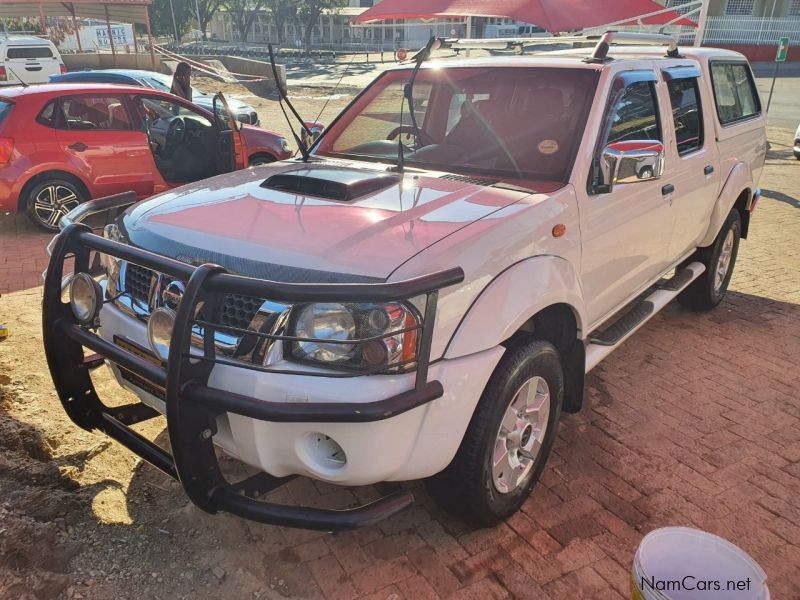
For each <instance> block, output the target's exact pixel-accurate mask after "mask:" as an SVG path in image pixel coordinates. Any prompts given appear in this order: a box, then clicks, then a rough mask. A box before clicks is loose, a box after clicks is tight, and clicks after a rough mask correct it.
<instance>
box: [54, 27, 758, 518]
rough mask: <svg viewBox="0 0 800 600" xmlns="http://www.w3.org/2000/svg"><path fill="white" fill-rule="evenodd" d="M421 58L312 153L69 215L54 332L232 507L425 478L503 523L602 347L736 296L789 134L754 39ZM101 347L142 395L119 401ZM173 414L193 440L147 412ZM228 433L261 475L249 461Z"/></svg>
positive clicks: (197, 495) (66, 373) (65, 373)
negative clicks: (232, 475) (263, 495)
mask: <svg viewBox="0 0 800 600" xmlns="http://www.w3.org/2000/svg"><path fill="white" fill-rule="evenodd" d="M450 43H451V45H453V46H457V45H458V43H457V42H452V41H451V42H450ZM623 43H624V44H628V45H630V44H637V45H636V46H629V47H624V48H623V47H615V45H622V44H623ZM665 48H666V50H665ZM422 58H424V56H423V57H422ZM422 58H418V60H417V61H416V62H415V63H414V64H413V65H411V66H408V65H404V66H400V67H398V68H394V69H390V70H388V71H386V72H384V73H383V74H382V75H380V76H379V77H378V78H377V79H376V80H375V81H374V82H373V83H372V84H371V85H370V86H368V87H367V88H366V89H365V90H364V91H363V92H362V93H361V94H360V95H359V96H358V97H357V98H356V99H355V100H354V101H353V102H352V104H351V105H350V106H349V107H348V108H347V109H346V110H345V111H344V112H343V113H342V114H341V115H340V116H339V117H338V118H337V119H336V120H335V122H334V123H333V124H332V125H331V126H330V127H329V128H328V129H327V130H326V131H325V132H324V133H323V134H322V136H321V137H320V138H319V139H318V140H317V142H316V143H315V145H314V146H313V147H312V149H311V151H310V153H309V155H308V156H305V157H304V158H303V159H297V160H290V161H284V162H278V163H274V164H272V165H268V166H262V167H257V168H252V169H248V170H245V171H239V172H236V173H231V174H227V175H222V176H219V177H215V178H212V179H209V180H206V181H202V182H199V183H196V184H190V185H187V186H185V187H182V188H180V189H176V190H172V191H169V192H166V193H164V194H161V195H159V196H157V197H155V198H153V199H150V200H148V201H145V202H143V203H138V204H133V201H132V199H131V198H130V197H127V196H124V195H123V196H121V197H110V198H106V199H102V200H96V201H92V202H89V203H87V204H85V205H83V206H81V207H79V208H78V209H76V211H74V212H73V214H72V215H70V217H69V221H71V223H69V224H68V225H67V226H66V227H65V228H64V229H63V231H62V232H61V233H60V235H59V236H58V237H57V238H56V239H55V240H54V243H53V245H52V248H51V250H52V261H51V263H50V267H49V269H48V272H47V279H46V284H45V300H44V343H45V349H46V353H47V359H48V361H49V365H50V369H51V372H52V376H53V380H54V382H55V386H56V389H57V391H58V395H59V397H60V399H61V401H62V402H63V405H64V407H65V409H66V411H67V412H68V413H69V415H70V417H71V418H72V419H73V421H74V422H75V423H77V424H78V425H80V426H81V427H83V428H85V429H88V430H92V429H99V430H101V431H104V432H105V433H107V434H108V435H110V436H111V437H113V438H115V439H117V440H118V441H120V442H121V443H122V444H124V445H125V446H127V447H128V448H130V449H131V450H132V451H134V452H135V453H137V454H138V455H140V456H141V457H143V458H144V459H146V460H148V461H149V462H151V463H152V464H153V465H155V466H156V467H158V468H160V469H161V470H163V471H164V472H165V473H166V474H167V475H170V476H171V477H174V478H176V479H178V480H179V481H180V482H181V484H182V485H183V487H184V489H185V491H186V493H187V494H188V495H189V497H190V498H191V499H192V501H193V502H195V503H196V504H197V505H198V506H199V507H201V508H202V509H204V510H206V511H209V512H216V511H221V510H222V511H227V512H230V513H234V514H237V515H241V516H243V517H246V518H250V519H255V520H258V521H261V522H266V523H273V524H279V525H289V526H295V527H306V528H315V529H323V530H336V529H347V528H352V527H358V526H361V525H365V524H369V523H373V522H375V521H376V520H378V519H381V518H383V517H386V516H388V515H391V514H393V513H395V512H397V511H398V510H400V509H402V508H403V507H404V506H406V505H407V504H408V503H409V502H411V500H412V498H411V495H410V493H409V492H407V491H405V490H404V489H403V488H402V487H401V486H399V487H400V489H398V490H396V491H394V492H392V493H391V494H389V495H387V496H385V497H383V498H381V499H379V500H377V501H375V502H373V503H371V504H367V505H364V506H355V507H351V508H349V509H347V510H327V509H319V508H309V507H302V506H283V505H276V504H273V503H270V502H268V501H264V500H262V499H259V497H255V496H256V495H255V494H254V493H251V492H253V490H258V491H259V492H265V491H268V490H269V489H272V488H274V487H275V486H277V485H279V484H281V483H282V482H284V481H285V480H286V478H288V477H291V476H297V475H300V476H305V477H311V478H314V479H318V480H322V481H326V482H330V483H333V484H338V485H347V486H358V485H366V484H373V483H377V482H403V481H408V480H416V479H426V480H427V482H428V483H429V489H430V492H431V494H432V495H433V497H434V498H435V499H436V500H437V501H439V502H440V503H441V504H442V505H444V506H445V507H447V508H448V509H450V510H451V511H453V512H455V513H457V514H459V515H461V516H462V517H465V518H467V519H469V520H471V521H472V522H474V523H477V524H483V525H490V524H493V523H496V522H498V521H500V520H502V519H504V518H506V517H508V516H509V515H511V514H512V513H513V512H514V511H516V510H517V509H518V508H519V507H520V506H521V504H522V503H523V502H524V501H525V499H526V498H527V497H528V495H529V494H530V492H531V488H532V487H533V486H534V484H535V483H536V481H537V479H538V478H539V476H540V474H541V473H542V470H543V469H544V468H545V463H546V461H547V457H548V454H549V453H550V449H551V447H552V445H553V442H554V440H555V438H556V429H557V427H558V423H559V419H560V418H561V415H562V413H572V412H576V411H578V410H580V408H581V403H582V400H583V389H584V374H585V373H586V372H588V371H589V370H590V369H592V368H593V367H594V366H595V365H597V364H598V362H599V361H601V360H602V359H603V358H604V357H606V356H607V355H608V354H610V353H611V352H612V351H613V350H614V349H615V348H617V347H618V346H619V345H620V344H622V343H623V342H624V341H625V340H626V339H628V337H629V336H631V335H632V334H633V333H634V332H635V331H636V330H637V329H638V328H639V327H641V326H642V325H643V324H644V323H646V322H647V321H648V319H650V318H651V317H652V316H653V315H654V314H656V313H657V312H658V311H659V310H661V309H662V308H663V307H664V306H665V305H666V304H667V303H668V302H670V301H671V300H673V299H675V298H677V299H678V300H679V302H681V303H682V304H683V305H685V306H687V307H689V308H691V309H696V310H705V309H711V308H713V307H714V306H715V305H717V304H719V302H720V301H721V300H722V298H723V295H724V294H725V291H726V289H727V287H728V282H729V281H730V278H731V274H732V271H733V267H734V263H735V261H736V255H737V250H738V248H739V241H740V239H741V238H745V237H747V232H748V228H749V225H750V218H751V213H752V211H753V209H754V208H755V205H756V201H757V200H758V197H759V191H758V188H757V184H758V180H759V177H760V175H761V171H762V167H763V164H764V158H765V154H766V150H767V141H766V136H765V118H764V114H763V111H762V108H761V102H760V100H759V96H758V92H757V91H756V87H755V84H754V81H753V76H752V73H751V71H750V67H749V65H748V63H747V61H746V60H745V58H744V57H743V56H742V55H740V54H737V53H735V52H731V51H727V50H715V49H712V48H686V49H683V48H680V49H679V48H677V47H676V46H675V43H674V41H673V40H672V39H671V38H668V37H667V36H660V35H636V34H615V33H609V34H606V35H605V36H604V37H603V38H602V39H601V40H600V42H599V43H598V44H597V47H596V48H595V49H594V50H593V51H592V49H580V48H576V49H570V50H564V51H556V52H548V53H540V54H537V53H534V54H529V55H525V56H516V57H488V58H471V59H463V60H454V61H447V60H443V61H439V62H435V61H433V62H432V61H428V62H423V60H422ZM87 215H92V216H93V217H98V215H101V217H102V218H101V221H102V225H103V226H101V227H96V228H95V229H94V230H93V229H91V228H90V227H89V226H87V224H86V222H83V223H82V221H86V219H85V217H86V216H87ZM87 222H88V221H87ZM71 256H74V268H73V269H71V271H72V272H71V273H70V274H69V275H68V276H67V277H66V278H65V277H64V275H65V273H64V260H65V257H71ZM62 292H63V296H64V298H63V299H62ZM86 349H88V350H86ZM90 352H92V353H95V354H90ZM97 355H100V357H102V358H103V359H104V360H105V363H106V364H108V365H109V367H110V368H111V370H112V372H113V374H114V376H115V377H116V379H117V381H118V382H119V384H120V385H121V386H122V387H124V388H126V389H127V390H130V391H131V392H133V393H134V394H135V395H136V396H137V397H138V399H139V401H140V402H138V403H134V404H131V405H128V406H122V407H110V406H106V405H105V404H103V403H102V402H101V400H100V398H98V395H97V393H96V391H95V388H94V387H93V385H92V381H91V369H92V367H94V366H96V365H97V364H98V362H100V359H98V356H97ZM161 414H163V415H166V422H167V427H168V431H169V441H170V446H171V453H167V452H166V451H165V450H163V449H162V448H160V447H158V446H157V445H155V444H154V443H152V442H151V441H149V440H147V439H144V438H143V437H141V436H140V435H138V434H137V433H135V432H134V431H133V430H132V429H130V428H129V426H130V425H132V424H134V423H136V422H139V421H141V420H144V419H149V418H152V417H154V416H158V415H161ZM217 448H219V449H221V450H222V451H224V452H225V453H227V454H229V455H232V456H233V457H236V458H237V459H239V460H241V461H243V462H244V463H246V464H248V465H251V466H253V467H256V468H257V469H258V470H259V471H260V476H256V477H255V478H254V479H251V480H248V481H245V482H239V483H231V482H229V481H228V480H226V478H225V476H224V474H223V473H222V471H221V469H220V465H219V462H218V460H217V453H216V449H217Z"/></svg>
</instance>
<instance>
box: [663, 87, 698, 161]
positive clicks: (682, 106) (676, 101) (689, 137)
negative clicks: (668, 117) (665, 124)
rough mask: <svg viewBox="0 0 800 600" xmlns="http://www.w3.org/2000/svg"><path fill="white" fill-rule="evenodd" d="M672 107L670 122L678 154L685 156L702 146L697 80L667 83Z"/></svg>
mask: <svg viewBox="0 0 800 600" xmlns="http://www.w3.org/2000/svg"><path fill="white" fill-rule="evenodd" d="M667 90H669V100H670V103H671V105H672V121H673V123H674V125H675V140H676V142H677V144H678V153H679V154H687V153H689V152H692V151H694V150H697V149H699V148H702V146H703V114H702V111H701V110H700V96H699V91H698V88H697V79H696V78H694V77H692V78H688V79H673V80H671V81H668V82H667Z"/></svg>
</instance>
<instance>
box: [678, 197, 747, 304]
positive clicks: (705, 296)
mask: <svg viewBox="0 0 800 600" xmlns="http://www.w3.org/2000/svg"><path fill="white" fill-rule="evenodd" d="M741 236H742V217H741V216H740V215H739V211H738V210H737V209H735V208H734V209H733V210H731V212H730V214H729V215H728V217H727V219H725V223H723V225H722V229H720V232H719V233H718V234H717V237H716V239H715V240H714V243H713V244H711V245H710V246H708V247H707V248H700V249H698V250H697V252H695V253H694V255H692V256H691V257H690V258H689V259H688V260H687V261H686V262H687V263H690V262H695V261H699V262H701V263H703V264H704V265H705V266H706V270H705V272H704V273H703V274H702V275H701V276H700V277H698V278H697V279H695V280H694V281H693V282H692V283H691V285H690V286H689V287H687V288H686V289H685V290H684V291H683V292H682V293H681V294H680V296H678V302H680V303H681V304H682V305H683V306H685V307H687V308H691V309H693V310H710V309H712V308H714V307H715V306H716V305H717V304H719V303H720V302H722V298H723V297H724V296H725V292H726V291H727V290H728V284H729V283H730V281H731V277H732V276H733V267H734V265H735V264H736V256H737V255H738V253H739V240H740V239H741Z"/></svg>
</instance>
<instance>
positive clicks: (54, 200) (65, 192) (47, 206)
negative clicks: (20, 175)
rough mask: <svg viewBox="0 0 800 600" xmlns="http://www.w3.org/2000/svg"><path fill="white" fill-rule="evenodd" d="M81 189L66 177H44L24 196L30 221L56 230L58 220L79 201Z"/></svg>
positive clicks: (44, 227)
mask: <svg viewBox="0 0 800 600" xmlns="http://www.w3.org/2000/svg"><path fill="white" fill-rule="evenodd" d="M86 200H88V198H86V197H85V195H84V193H83V191H81V190H80V188H79V187H78V186H77V185H75V184H74V183H73V182H72V181H69V180H67V179H58V178H54V179H46V180H44V181H41V182H39V183H37V184H36V185H34V186H33V187H32V188H31V189H30V191H29V192H28V195H27V197H26V198H25V205H26V207H27V210H28V216H29V217H30V219H31V221H33V223H34V224H35V225H36V226H37V227H39V228H40V229H44V230H45V231H58V222H59V221H60V220H61V217H63V216H64V215H66V214H67V213H68V212H69V211H71V210H72V209H73V208H75V207H76V206H78V205H79V204H80V203H82V202H85V201H86Z"/></svg>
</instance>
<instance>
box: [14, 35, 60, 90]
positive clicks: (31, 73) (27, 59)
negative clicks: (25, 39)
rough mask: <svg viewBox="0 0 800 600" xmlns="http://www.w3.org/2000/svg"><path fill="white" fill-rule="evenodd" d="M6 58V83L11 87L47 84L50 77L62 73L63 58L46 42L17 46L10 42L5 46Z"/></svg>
mask: <svg viewBox="0 0 800 600" xmlns="http://www.w3.org/2000/svg"><path fill="white" fill-rule="evenodd" d="M4 58H5V61H4V63H3V66H5V68H6V81H7V82H8V83H9V84H11V85H13V84H19V83H24V84H26V85H29V84H32V83H47V82H48V81H49V80H50V75H59V74H60V73H61V58H60V57H59V56H58V52H54V51H53V47H52V46H51V45H50V44H48V43H46V42H43V43H42V44H41V45H38V44H37V45H30V44H25V45H23V44H19V45H15V44H14V43H13V42H10V43H9V44H8V45H7V46H5V57H4Z"/></svg>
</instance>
